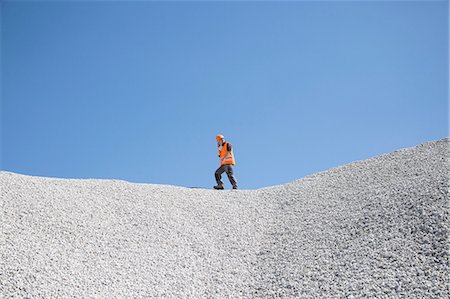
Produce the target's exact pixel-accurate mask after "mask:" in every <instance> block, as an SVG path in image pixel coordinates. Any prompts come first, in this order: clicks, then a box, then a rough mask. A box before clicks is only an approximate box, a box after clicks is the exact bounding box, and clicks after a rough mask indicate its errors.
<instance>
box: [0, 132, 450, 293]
mask: <svg viewBox="0 0 450 299" xmlns="http://www.w3.org/2000/svg"><path fill="white" fill-rule="evenodd" d="M449 142H450V139H448V138H446V139H442V140H439V141H435V142H429V143H425V144H422V145H419V146H416V147H414V148H409V149H403V150H399V151H395V152H393V153H391V154H387V155H382V156H378V157H375V158H372V159H369V160H365V161H358V162H355V163H351V164H347V165H344V166H342V167H338V168H334V169H331V170H328V171H325V172H321V173H317V174H314V175H312V176H308V177H305V178H303V179H301V180H297V181H294V182H292V183H289V184H286V185H280V186H273V187H268V188H263V189H259V190H237V191H230V190H226V191H215V190H204V189H189V188H183V187H176V186H166V185H151V184H135V183H128V182H125V181H117V180H80V179H55V178H44V177H32V176H25V175H19V174H15V173H11V172H5V171H2V172H0V187H1V190H0V192H1V193H0V194H1V199H0V200H1V205H2V209H1V217H0V224H1V229H2V232H1V239H0V297H2V298H152V297H153V298H154V297H156V298H161V297H162V298H273V297H275V298H341V297H345V298H361V297H372V298H373V297H376V298H449V297H450V289H449V286H450V279H449V274H450V272H449V269H450V260H449V254H450V250H449V244H450V242H449V231H450V221H449V220H450V217H449V210H450V209H449V206H450V202H449V195H450V186H449V183H450V163H449V162H450V160H449V158H450V151H449Z"/></svg>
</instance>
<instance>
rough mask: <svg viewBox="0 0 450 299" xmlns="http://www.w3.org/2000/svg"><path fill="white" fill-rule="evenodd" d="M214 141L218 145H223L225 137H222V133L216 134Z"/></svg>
mask: <svg viewBox="0 0 450 299" xmlns="http://www.w3.org/2000/svg"><path fill="white" fill-rule="evenodd" d="M216 141H217V144H218V145H223V143H224V141H225V137H223V135H220V134H219V135H217V136H216Z"/></svg>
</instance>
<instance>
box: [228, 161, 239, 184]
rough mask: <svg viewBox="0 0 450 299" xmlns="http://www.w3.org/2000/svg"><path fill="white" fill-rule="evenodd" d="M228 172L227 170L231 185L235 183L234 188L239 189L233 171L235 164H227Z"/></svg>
mask: <svg viewBox="0 0 450 299" xmlns="http://www.w3.org/2000/svg"><path fill="white" fill-rule="evenodd" d="M226 166H227V168H226V172H227V176H228V179H229V180H230V183H231V185H233V189H237V187H238V186H237V181H236V178H235V177H234V171H233V165H226Z"/></svg>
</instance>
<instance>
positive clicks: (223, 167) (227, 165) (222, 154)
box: [214, 135, 238, 190]
mask: <svg viewBox="0 0 450 299" xmlns="http://www.w3.org/2000/svg"><path fill="white" fill-rule="evenodd" d="M216 141H217V147H218V151H219V158H220V167H219V168H218V169H217V170H216V173H215V176H216V182H217V186H214V189H218V190H223V182H222V173H224V172H226V173H227V176H228V179H229V180H230V183H231V185H232V186H233V189H237V188H238V186H237V182H236V178H235V177H234V175H233V165H234V164H235V161H234V154H233V148H232V145H231V143H229V142H226V141H225V137H223V135H217V136H216Z"/></svg>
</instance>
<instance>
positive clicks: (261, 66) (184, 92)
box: [1, 1, 449, 189]
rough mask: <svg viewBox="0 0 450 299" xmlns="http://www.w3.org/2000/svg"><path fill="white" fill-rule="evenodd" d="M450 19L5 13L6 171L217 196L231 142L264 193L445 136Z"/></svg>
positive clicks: (421, 8)
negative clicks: (195, 189) (221, 151)
mask: <svg viewBox="0 0 450 299" xmlns="http://www.w3.org/2000/svg"><path fill="white" fill-rule="evenodd" d="M448 12H449V9H448V2H447V1H432V2H430V1H423V2H421V1H413V2H404V1H399V2H389V1H374V2H367V1H365V2H354V1H347V2H339V1H338V2H281V3H280V2H228V3H226V2H142V1H141V2H125V1H123V2H103V1H84V2H64V1H59V2H58V1H53V2H39V1H35V2H16V1H2V2H1V20H2V23H1V25H2V39H1V51H2V53H1V54H2V56H1V57H2V65H1V70H2V86H1V87H2V99H1V100H2V102H1V104H2V106H1V107H2V109H1V125H2V139H1V141H2V146H1V148H2V169H4V170H8V171H13V172H18V173H24V174H30V175H41V176H51V177H68V178H111V179H124V180H128V181H133V182H146V183H156V184H172V185H181V186H204V187H211V186H213V185H214V183H215V181H214V176H213V173H214V171H215V170H216V168H217V167H218V158H217V150H216V143H215V138H214V137H215V136H216V134H218V133H222V134H224V135H225V137H226V138H227V139H228V140H229V141H230V142H232V143H233V146H234V149H235V155H236V160H237V165H236V167H235V174H236V177H237V179H238V181H239V185H240V187H241V188H244V189H253V188H259V187H264V186H270V185H276V184H280V183H286V182H290V181H292V180H295V179H299V178H302V177H304V176H306V175H309V174H312V173H315V172H318V171H323V170H327V169H329V168H332V167H336V166H339V165H343V164H346V163H349V162H352V161H355V160H361V159H366V158H370V157H372V156H375V155H378V154H383V153H388V152H391V151H393V150H396V149H399V148H403V147H409V146H414V145H416V144H419V143H423V142H426V141H430V140H436V139H440V138H444V137H446V136H448V135H449V134H448V133H449V132H448V130H449V129H448V112H449V107H448V96H449V94H448V80H449V76H448V71H449V68H448V66H449V63H448V62H449V61H448V50H449V40H448V34H449V26H448ZM224 179H225V181H226V184H227V185H226V186H227V187H228V188H229V187H230V185H229V183H228V180H227V179H226V176H224Z"/></svg>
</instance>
